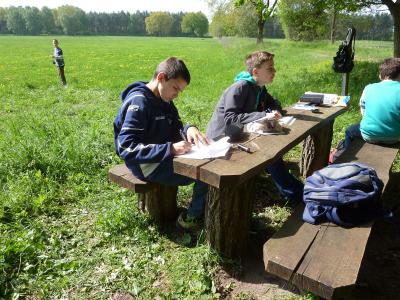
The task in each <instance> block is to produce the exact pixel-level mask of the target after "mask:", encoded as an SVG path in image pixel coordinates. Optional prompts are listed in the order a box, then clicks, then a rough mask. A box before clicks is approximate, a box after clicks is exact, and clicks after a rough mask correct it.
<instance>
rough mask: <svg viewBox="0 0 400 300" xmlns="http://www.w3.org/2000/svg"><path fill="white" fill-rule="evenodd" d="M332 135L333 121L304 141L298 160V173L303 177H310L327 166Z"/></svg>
mask: <svg viewBox="0 0 400 300" xmlns="http://www.w3.org/2000/svg"><path fill="white" fill-rule="evenodd" d="M332 135H333V121H331V122H329V123H327V124H326V125H325V126H323V127H321V129H319V130H318V131H316V132H315V133H314V134H312V135H309V136H308V137H307V138H306V139H305V140H304V142H303V147H302V150H301V160H300V173H301V174H302V175H303V176H304V177H307V176H310V175H311V174H312V173H313V172H314V171H316V170H319V169H322V168H323V167H325V166H326V165H327V164H328V159H329V152H330V149H331V144H332Z"/></svg>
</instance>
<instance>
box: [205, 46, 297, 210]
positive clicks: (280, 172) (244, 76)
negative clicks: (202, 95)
mask: <svg viewBox="0 0 400 300" xmlns="http://www.w3.org/2000/svg"><path fill="white" fill-rule="evenodd" d="M245 64H246V68H247V70H246V71H243V72H241V73H239V74H238V75H237V76H236V78H235V82H234V83H233V84H232V85H231V86H230V87H228V88H227V89H226V90H225V91H224V93H223V94H222V96H221V99H220V100H219V102H218V103H217V106H216V108H215V111H214V113H213V115H212V117H211V120H210V122H209V123H208V127H207V132H206V135H207V137H208V138H210V139H216V138H217V137H220V136H221V135H225V134H228V135H229V133H228V132H229V131H230V128H232V127H235V126H236V127H240V125H243V124H248V123H250V122H252V121H255V120H257V119H259V118H262V117H265V116H267V117H269V118H271V119H279V118H280V117H281V116H282V107H281V104H280V102H279V101H278V100H276V99H274V98H273V97H272V96H271V95H270V94H269V93H268V91H267V89H266V88H265V85H266V84H271V83H272V81H273V80H274V77H275V73H276V70H275V67H274V55H273V54H271V53H268V52H266V51H256V52H253V53H251V54H249V55H248V56H247V57H246V60H245ZM267 172H269V173H270V174H271V177H272V179H273V180H274V182H275V184H276V186H277V188H278V189H279V191H280V192H281V194H282V195H283V196H284V198H285V199H286V200H288V203H289V205H290V206H291V207H294V206H296V205H297V204H298V203H299V202H301V201H302V199H303V188H304V185H303V183H302V182H300V181H299V180H297V179H296V178H295V177H294V176H293V175H292V174H290V173H289V171H288V170H287V169H286V166H285V164H284V163H283V160H282V158H279V159H278V160H277V161H276V162H274V163H273V164H271V165H269V166H268V167H267Z"/></svg>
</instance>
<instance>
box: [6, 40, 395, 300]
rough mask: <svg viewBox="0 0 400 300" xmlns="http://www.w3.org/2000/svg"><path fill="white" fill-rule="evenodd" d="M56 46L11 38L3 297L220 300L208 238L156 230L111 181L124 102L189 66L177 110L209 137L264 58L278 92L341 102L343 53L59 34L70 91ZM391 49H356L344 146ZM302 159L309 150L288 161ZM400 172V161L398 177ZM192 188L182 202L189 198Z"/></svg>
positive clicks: (287, 100) (341, 125)
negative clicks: (256, 57)
mask: <svg viewBox="0 0 400 300" xmlns="http://www.w3.org/2000/svg"><path fill="white" fill-rule="evenodd" d="M51 39H52V37H13V36H2V37H0V157H1V159H0V187H1V194H0V237H1V238H0V299H1V298H6V299H8V298H13V299H18V297H21V298H23V297H31V299H109V298H110V296H111V295H112V294H114V293H115V292H118V291H125V292H128V293H131V294H132V295H135V296H137V297H138V298H139V299H153V298H156V297H157V296H159V297H160V299H175V298H176V299H200V298H204V299H214V298H218V297H219V294H218V292H217V290H218V289H217V287H216V286H215V284H214V281H213V272H214V270H215V269H216V268H218V265H219V262H220V260H219V258H218V257H217V256H216V255H215V254H214V253H212V252H210V250H209V249H208V247H207V245H206V244H205V243H204V242H203V241H201V240H200V241H199V242H198V244H197V245H196V246H194V247H193V246H191V247H189V246H188V244H191V241H190V237H189V236H186V235H184V236H182V237H179V236H178V237H176V236H175V235H174V233H167V234H164V233H162V232H160V231H159V230H157V229H156V228H155V227H154V226H153V225H152V223H151V222H150V221H149V220H148V219H147V217H146V216H144V215H143V214H141V213H139V212H138V210H137V208H136V205H135V203H136V201H135V198H134V197H133V196H132V194H131V193H130V192H128V191H125V190H122V189H121V188H119V187H117V186H115V185H113V184H111V183H109V182H108V181H107V170H108V169H109V168H110V166H112V165H113V164H116V163H119V159H118V158H117V156H116V155H115V154H114V146H113V136H112V122H113V119H114V116H115V114H116V112H117V110H118V107H119V105H120V100H119V93H120V92H121V91H122V90H123V89H124V87H125V86H126V85H128V84H129V83H131V82H133V81H135V80H149V79H150V77H151V76H152V73H153V71H154V68H155V66H156V65H157V63H158V62H159V61H160V60H162V59H164V58H166V57H168V56H171V55H174V56H178V57H180V58H183V59H184V60H185V62H186V63H187V66H188V68H189V70H190V71H191V75H192V83H191V84H190V85H189V86H188V88H187V90H185V91H184V92H183V94H182V95H181V96H180V97H179V98H178V99H177V100H176V101H175V103H176V105H177V107H178V109H179V111H180V115H181V117H182V119H183V120H184V121H186V122H189V123H193V124H197V125H198V126H199V127H200V128H201V129H203V130H204V129H205V127H206V125H207V122H208V119H209V118H210V116H211V114H212V111H213V109H214V106H215V103H216V101H217V100H218V98H219V96H220V94H221V92H222V91H223V90H224V89H225V88H226V87H227V86H228V85H229V84H230V83H231V82H232V78H233V77H234V76H235V74H236V73H238V72H239V71H241V70H242V69H243V62H242V61H243V57H244V56H245V54H246V53H248V52H251V51H254V50H256V49H265V50H268V51H270V52H273V53H275V55H276V57H275V63H276V67H277V70H278V73H277V75H276V79H275V81H274V83H273V84H272V85H271V87H270V92H271V93H272V95H274V96H275V97H276V98H278V99H280V100H281V102H282V103H283V104H284V105H289V104H291V103H293V102H295V101H296V99H297V98H298V97H299V96H300V95H302V94H303V92H304V91H306V90H312V91H322V92H332V93H340V86H341V76H340V75H338V74H335V73H333V71H332V70H331V67H330V66H331V62H332V56H334V54H335V51H336V48H337V45H330V44H329V43H328V42H315V43H300V42H298V43H294V42H287V41H283V40H268V39H267V40H266V41H265V44H264V45H263V46H262V47H257V46H256V45H255V43H254V40H246V39H222V40H215V39H189V38H163V39H161V38H149V37H147V38H137V37H61V38H60V42H61V44H60V46H61V48H62V49H63V50H64V56H65V60H66V69H65V73H66V77H67V80H68V88H67V89H64V88H63V87H61V86H60V85H59V82H58V78H57V74H56V70H55V67H54V66H53V65H52V63H51V59H50V55H51V54H52V45H51ZM391 54H392V43H390V42H357V53H356V67H355V69H354V71H353V72H352V74H351V77H350V92H349V94H350V95H351V97H352V99H353V100H352V104H351V109H350V110H349V112H348V113H347V114H345V115H343V116H341V117H340V118H338V119H337V121H336V122H335V134H334V143H335V142H337V141H338V140H339V139H340V138H343V136H344V130H345V127H346V126H348V125H349V124H351V123H353V122H356V121H358V120H359V117H360V116H359V113H358V107H357V102H358V98H359V96H360V94H361V92H362V89H363V87H364V86H365V85H366V84H368V83H370V82H375V81H377V80H378V79H377V65H378V63H379V61H380V60H381V59H383V58H385V57H389V56H391ZM288 157H289V158H290V159H299V148H296V149H295V150H293V151H292V152H290V153H289V154H288ZM398 165H399V163H398V162H397V167H398ZM190 194H191V191H190V188H182V189H180V192H179V201H180V202H181V204H182V205H184V204H185V202H187V201H188V198H189V197H190Z"/></svg>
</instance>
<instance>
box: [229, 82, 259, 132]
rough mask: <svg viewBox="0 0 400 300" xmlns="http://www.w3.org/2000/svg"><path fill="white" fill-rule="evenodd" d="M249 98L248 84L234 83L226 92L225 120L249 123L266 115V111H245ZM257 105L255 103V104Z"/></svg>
mask: <svg viewBox="0 0 400 300" xmlns="http://www.w3.org/2000/svg"><path fill="white" fill-rule="evenodd" d="M248 98H249V87H248V86H247V85H234V86H232V87H230V88H229V89H228V90H227V91H226V93H225V105H224V108H225V112H224V121H225V124H226V125H229V124H247V123H250V122H252V121H255V120H257V119H260V118H262V117H264V116H265V112H264V111H262V112H258V111H254V112H243V110H244V107H245V104H246V101H248ZM254 105H255V104H254Z"/></svg>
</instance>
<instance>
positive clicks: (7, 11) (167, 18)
mask: <svg viewBox="0 0 400 300" xmlns="http://www.w3.org/2000/svg"><path fill="white" fill-rule="evenodd" d="M207 33H208V19H207V17H206V16H205V15H204V14H203V13H201V12H190V13H183V12H179V13H167V12H153V13H149V12H147V11H136V12H135V13H129V12H124V11H120V12H113V13H102V12H100V13H98V12H89V13H86V12H85V11H83V10H82V9H80V8H78V7H74V6H70V5H64V6H60V7H58V8H55V9H50V8H48V7H42V8H41V9H39V8H37V7H31V6H26V7H22V6H18V7H15V6H10V7H0V34H19V35H39V34H68V35H138V36H141V35H155V36H199V37H201V36H204V35H206V34H207Z"/></svg>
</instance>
